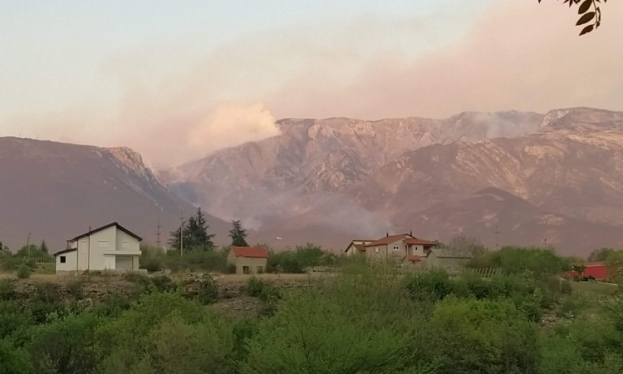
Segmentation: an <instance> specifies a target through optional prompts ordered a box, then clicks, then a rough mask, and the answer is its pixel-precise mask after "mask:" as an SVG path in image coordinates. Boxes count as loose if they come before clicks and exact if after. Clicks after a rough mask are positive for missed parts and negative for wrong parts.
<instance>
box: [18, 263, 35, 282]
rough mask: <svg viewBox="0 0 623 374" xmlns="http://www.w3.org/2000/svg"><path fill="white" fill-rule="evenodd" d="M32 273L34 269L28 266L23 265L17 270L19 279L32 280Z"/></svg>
mask: <svg viewBox="0 0 623 374" xmlns="http://www.w3.org/2000/svg"><path fill="white" fill-rule="evenodd" d="M31 273H32V269H31V268H30V267H28V266H27V265H26V264H21V265H20V266H19V267H18V268H17V277H18V278H19V279H27V278H30V274H31Z"/></svg>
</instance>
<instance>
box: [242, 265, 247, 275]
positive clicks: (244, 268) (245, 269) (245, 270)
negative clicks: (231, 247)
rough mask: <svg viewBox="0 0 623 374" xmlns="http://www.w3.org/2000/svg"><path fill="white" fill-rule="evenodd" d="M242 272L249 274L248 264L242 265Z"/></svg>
mask: <svg viewBox="0 0 623 374" xmlns="http://www.w3.org/2000/svg"><path fill="white" fill-rule="evenodd" d="M242 272H243V273H245V274H249V267H248V266H243V267H242Z"/></svg>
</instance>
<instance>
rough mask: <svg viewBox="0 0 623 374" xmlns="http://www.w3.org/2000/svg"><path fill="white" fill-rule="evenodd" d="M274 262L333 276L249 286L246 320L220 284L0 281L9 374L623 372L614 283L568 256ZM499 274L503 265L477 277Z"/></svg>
mask: <svg viewBox="0 0 623 374" xmlns="http://www.w3.org/2000/svg"><path fill="white" fill-rule="evenodd" d="M197 253H213V254H216V255H219V256H221V258H224V257H223V256H224V254H225V253H226V252H225V251H201V250H199V251H197ZM144 256H153V258H152V260H153V261H155V262H157V261H159V258H160V257H162V258H164V259H165V260H166V261H170V259H169V256H171V255H169V254H164V253H155V254H154V253H150V254H148V255H147V254H145V253H144ZM184 257H186V256H184ZM189 257H190V253H189ZM272 257H273V259H272V261H273V268H274V269H275V268H278V267H280V268H282V269H283V268H285V265H289V264H292V263H295V264H296V266H293V268H295V269H297V270H298V269H301V268H303V267H306V266H325V265H331V266H333V267H334V269H335V272H334V274H332V275H331V276H326V277H321V278H319V279H315V280H312V279H311V278H310V281H309V282H305V283H304V284H299V285H298V286H297V287H294V288H281V286H280V285H278V284H277V283H272V282H271V281H270V280H267V279H266V278H263V277H261V276H258V277H250V278H248V280H247V283H246V284H245V285H244V286H243V291H242V292H244V294H245V295H247V297H246V299H249V297H251V298H257V304H258V307H257V309H256V310H255V311H254V313H252V315H250V316H246V317H234V316H230V315H228V314H227V313H223V312H222V311H221V312H219V310H221V309H218V308H216V307H215V306H213V304H214V302H215V301H217V300H218V298H219V292H218V288H217V286H216V284H215V282H214V281H213V280H212V278H211V277H210V276H188V275H187V276H185V277H183V278H180V279H178V280H174V279H171V278H168V277H166V276H162V275H159V276H145V275H141V274H134V273H129V274H127V275H125V276H124V278H123V280H124V281H125V282H126V283H125V284H126V285H127V282H130V283H131V284H132V285H133V286H131V287H130V290H129V291H128V292H119V293H115V294H113V295H110V296H105V297H103V298H101V299H98V300H93V299H91V298H90V297H88V296H87V293H86V292H88V287H86V285H87V283H88V282H90V280H89V279H90V278H93V279H95V278H96V277H97V275H96V274H90V273H89V274H88V275H86V276H85V277H82V278H77V279H76V280H74V281H72V282H70V283H68V284H66V285H65V286H63V287H61V286H59V285H57V284H52V283H39V284H37V285H36V287H35V288H34V289H32V290H29V291H27V292H24V290H20V289H19V288H18V287H19V285H20V281H19V280H16V279H11V280H2V281H0V373H24V374H30V373H69V374H71V373H97V374H99V373H101V374H105V373H119V372H122V373H126V372H127V373H219V374H220V373H225V374H228V373H231V374H238V373H240V374H251V373H256V374H269V373H286V374H287V373H309V374H311V373H314V374H316V373H321V374H322V373H327V374H329V373H330V374H334V373H355V374H371V373H386V374H445V373H448V374H449V373H492V374H493V373H518V374H519V373H544V374H550V373H551V374H558V373H567V374H584V373H594V372H598V373H618V372H622V371H623V352H622V351H621V350H620V346H621V344H622V343H623V300H622V299H620V298H619V297H617V296H616V289H617V286H615V285H611V284H602V283H598V282H573V281H568V280H564V279H562V278H561V277H560V273H561V271H564V270H565V269H570V265H569V264H570V260H569V259H565V258H562V257H560V256H558V255H556V253H555V252H553V251H551V250H548V249H540V248H526V249H522V248H513V247H508V248H503V249H501V250H500V251H496V252H488V251H481V253H480V254H479V255H477V256H476V257H475V258H474V259H473V260H472V261H471V262H470V263H469V266H471V267H473V268H474V269H475V271H466V272H463V273H460V274H458V275H453V276H450V275H448V274H447V273H445V272H443V271H422V272H418V273H411V274H405V273H404V272H402V271H400V270H399V269H396V268H395V267H392V266H389V265H387V264H380V263H366V262H365V261H359V260H353V261H346V260H344V259H341V258H335V257H332V256H330V255H328V254H327V253H326V252H325V251H323V250H322V249H320V248H318V247H315V246H313V245H308V246H302V247H299V248H296V249H295V250H294V251H290V252H286V254H285V255H282V254H272ZM275 259H276V260H275ZM489 267H497V268H498V269H499V271H498V272H496V273H495V274H493V275H491V276H489V277H487V278H485V277H481V276H480V275H479V274H478V271H477V270H478V269H483V268H489ZM273 282H274V281H273ZM132 287H133V289H132Z"/></svg>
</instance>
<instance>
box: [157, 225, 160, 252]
mask: <svg viewBox="0 0 623 374" xmlns="http://www.w3.org/2000/svg"><path fill="white" fill-rule="evenodd" d="M156 227H157V231H156V245H157V246H158V249H160V218H158V226H156Z"/></svg>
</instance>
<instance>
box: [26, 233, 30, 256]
mask: <svg viewBox="0 0 623 374" xmlns="http://www.w3.org/2000/svg"><path fill="white" fill-rule="evenodd" d="M26 248H27V249H28V257H30V233H28V236H27V237H26Z"/></svg>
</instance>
